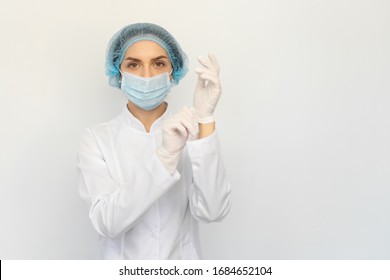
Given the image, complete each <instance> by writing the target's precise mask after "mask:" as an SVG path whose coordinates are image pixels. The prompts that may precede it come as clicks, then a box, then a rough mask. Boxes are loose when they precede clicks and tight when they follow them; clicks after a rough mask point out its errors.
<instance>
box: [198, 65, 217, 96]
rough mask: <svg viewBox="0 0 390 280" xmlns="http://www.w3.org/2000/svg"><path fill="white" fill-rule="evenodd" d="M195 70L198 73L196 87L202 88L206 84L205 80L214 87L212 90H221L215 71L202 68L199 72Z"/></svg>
mask: <svg viewBox="0 0 390 280" xmlns="http://www.w3.org/2000/svg"><path fill="white" fill-rule="evenodd" d="M195 72H196V73H198V84H197V86H198V87H203V88H204V87H206V86H207V85H208V83H207V82H209V83H211V85H212V86H213V87H214V90H216V91H221V83H220V80H219V77H218V76H217V75H215V73H213V72H210V71H202V70H200V71H199V72H198V71H196V70H195Z"/></svg>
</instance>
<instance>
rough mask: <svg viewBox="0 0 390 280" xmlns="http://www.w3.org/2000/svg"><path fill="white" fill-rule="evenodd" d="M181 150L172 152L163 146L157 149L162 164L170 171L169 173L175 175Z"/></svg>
mask: <svg viewBox="0 0 390 280" xmlns="http://www.w3.org/2000/svg"><path fill="white" fill-rule="evenodd" d="M180 152H181V151H179V152H177V153H171V152H168V151H167V150H165V149H164V148H163V147H162V146H160V147H158V148H157V150H156V153H157V156H158V158H159V159H160V161H161V163H162V165H163V166H164V167H165V169H166V170H167V171H168V172H169V174H171V175H173V173H175V170H176V168H177V164H178V163H179V159H180Z"/></svg>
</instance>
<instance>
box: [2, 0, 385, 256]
mask: <svg viewBox="0 0 390 280" xmlns="http://www.w3.org/2000/svg"><path fill="white" fill-rule="evenodd" d="M0 3H1V6H0V34H1V44H0V81H1V82H0V95H1V99H0V122H1V123H0V125H1V126H0V129H1V130H0V131H1V132H0V133H1V138H0V139H1V140H0V141H1V145H0V172H1V173H0V226H1V229H0V258H1V259H94V258H98V250H97V237H96V234H95V232H94V230H93V228H92V226H91V224H90V222H89V220H88V217H87V209H86V207H85V205H84V204H83V202H82V201H81V199H80V198H79V196H78V190H77V172H76V165H75V159H76V148H77V145H78V141H79V139H80V136H81V133H82V131H83V130H84V129H85V128H86V127H88V126H91V125H93V124H96V123H100V122H103V121H106V120H109V119H111V118H113V117H114V116H116V115H117V114H118V113H119V112H120V110H121V109H122V107H123V106H124V104H125V102H126V100H125V98H124V97H123V96H122V94H121V92H120V91H119V90H116V89H114V88H110V87H109V86H108V84H107V79H106V77H105V75H104V56H105V51H106V47H107V43H108V41H109V39H110V38H111V36H112V35H113V34H114V33H115V32H116V31H117V30H119V29H120V28H121V27H123V26H124V25H127V24H129V23H134V22H154V23H157V24H159V25H161V26H163V27H165V28H166V29H167V30H169V31H170V32H171V33H172V34H173V35H174V36H175V37H176V39H177V40H178V41H179V42H180V43H181V46H182V48H183V49H184V50H185V51H186V53H187V54H188V56H189V59H190V72H189V74H188V75H187V77H186V78H185V79H184V80H183V81H182V82H181V83H180V85H179V86H178V87H176V88H175V89H174V90H173V92H172V93H171V94H170V97H169V102H170V104H171V106H172V107H173V108H176V109H178V108H180V107H181V106H184V105H191V101H192V94H193V89H194V86H195V81H196V76H195V74H194V72H193V70H194V69H195V67H197V62H196V58H197V56H198V55H204V54H207V52H208V51H209V50H211V51H213V52H215V53H216V54H217V57H218V59H219V61H220V64H221V69H222V70H221V80H222V83H223V89H224V92H223V96H222V99H221V100H220V103H219V105H218V108H217V112H216V118H217V126H218V131H219V136H220V140H221V144H222V149H223V157H224V161H225V164H226V169H227V171H228V174H229V178H230V181H231V184H232V187H233V200H234V202H233V206H232V209H231V212H230V214H229V216H228V217H227V218H226V219H225V221H223V222H222V223H218V224H211V225H205V226H202V228H201V231H202V232H201V233H202V243H203V251H204V257H205V258H207V259H214V258H216V259H389V258H390V126H389V120H390V110H389V107H390V82H389V80H390V2H389V1H386V0H383V1H380V0H371V1H368V0H367V1H361V0H302V1H292V0H274V1H271V0H268V1H265V0H263V1H261V0H253V1H250V0H240V1H220V0H219V1H218V0H215V1H210V0H197V1H179V0H165V1H151V0H142V1H141V0H139V1H129V0H126V1H118V0H117V1H116V0H110V1H108V0H105V1H97V0H94V1H92V0H88V1H81V0H67V1H50V0H38V1H28V0H24V1H4V0H1V2H0Z"/></svg>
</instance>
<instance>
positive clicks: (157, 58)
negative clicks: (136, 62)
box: [152, 55, 168, 60]
mask: <svg viewBox="0 0 390 280" xmlns="http://www.w3.org/2000/svg"><path fill="white" fill-rule="evenodd" d="M162 58H165V59H168V57H166V56H165V55H160V56H158V57H156V58H153V59H152V60H159V59H162Z"/></svg>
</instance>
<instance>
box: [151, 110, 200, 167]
mask: <svg viewBox="0 0 390 280" xmlns="http://www.w3.org/2000/svg"><path fill="white" fill-rule="evenodd" d="M196 132H197V131H196V124H195V121H194V116H193V113H192V111H191V110H190V109H188V108H187V107H184V108H183V109H182V110H181V111H180V112H179V113H177V114H175V115H173V116H171V117H169V118H168V119H166V120H165V121H164V123H163V131H162V144H161V146H160V147H158V148H157V155H158V157H159V158H160V161H161V163H162V164H163V165H164V167H165V168H166V169H167V170H168V172H169V173H170V174H173V173H174V172H175V170H176V167H177V164H178V162H179V159H180V153H181V151H182V150H183V148H184V147H185V145H186V142H187V140H188V137H189V135H190V134H191V135H193V136H195V135H196Z"/></svg>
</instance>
